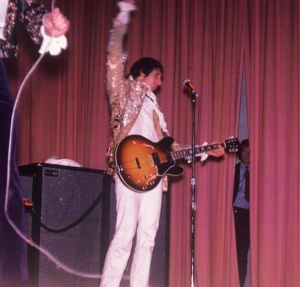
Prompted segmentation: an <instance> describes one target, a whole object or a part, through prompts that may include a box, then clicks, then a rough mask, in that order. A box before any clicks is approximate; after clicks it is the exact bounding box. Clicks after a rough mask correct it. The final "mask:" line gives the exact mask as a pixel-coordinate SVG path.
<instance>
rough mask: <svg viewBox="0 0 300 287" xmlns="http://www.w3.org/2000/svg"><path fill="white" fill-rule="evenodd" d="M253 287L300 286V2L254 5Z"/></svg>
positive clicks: (251, 89) (251, 93)
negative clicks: (299, 145) (298, 268)
mask: <svg viewBox="0 0 300 287" xmlns="http://www.w3.org/2000/svg"><path fill="white" fill-rule="evenodd" d="M249 9H250V11H249V12H251V18H250V21H249V25H250V27H249V32H250V33H249V39H250V45H249V51H248V53H247V55H248V59H247V63H248V66H247V71H248V76H247V83H248V85H247V88H248V91H247V94H248V95H249V96H248V110H249V122H250V124H249V137H250V147H251V166H252V176H251V186H252V190H253V193H252V198H251V261H252V265H251V266H252V267H253V268H252V271H251V273H252V274H251V279H252V286H278V287H279V286H298V285H299V282H300V277H299V276H300V275H299V272H297V271H296V269H297V266H299V260H300V256H299V255H300V254H299V245H300V241H299V231H300V229H299V203H300V201H299V162H300V161H299V159H300V158H299V151H298V149H297V148H293V145H294V144H295V145H296V146H297V145H298V143H299V107H300V106H299V52H300V51H299V32H300V31H299V11H300V10H299V1H293V0H290V1H283V0H275V1H268V0H266V1H256V0H254V1H249Z"/></svg>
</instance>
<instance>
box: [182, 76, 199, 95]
mask: <svg viewBox="0 0 300 287" xmlns="http://www.w3.org/2000/svg"><path fill="white" fill-rule="evenodd" d="M183 85H184V86H186V87H188V88H189V89H190V90H191V92H192V94H196V95H197V93H196V91H195V89H194V85H193V84H192V83H191V81H190V80H189V79H185V80H184V81H183ZM197 96H198V95H197Z"/></svg>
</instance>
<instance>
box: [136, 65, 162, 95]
mask: <svg viewBox="0 0 300 287" xmlns="http://www.w3.org/2000/svg"><path fill="white" fill-rule="evenodd" d="M161 80H162V74H161V72H160V71H158V70H153V71H152V72H151V73H150V74H149V75H148V76H145V75H144V74H141V75H140V76H139V77H138V81H140V82H144V83H146V84H147V85H149V87H150V89H151V91H152V92H153V91H155V90H156V89H157V88H158V87H159V86H161Z"/></svg>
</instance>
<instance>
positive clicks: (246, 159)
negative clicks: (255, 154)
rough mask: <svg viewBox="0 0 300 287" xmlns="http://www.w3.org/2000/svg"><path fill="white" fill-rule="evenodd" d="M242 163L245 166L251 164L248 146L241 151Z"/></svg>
mask: <svg viewBox="0 0 300 287" xmlns="http://www.w3.org/2000/svg"><path fill="white" fill-rule="evenodd" d="M241 162H242V163H243V164H245V165H249V164H250V149H249V147H247V146H246V147H243V148H242V150H241Z"/></svg>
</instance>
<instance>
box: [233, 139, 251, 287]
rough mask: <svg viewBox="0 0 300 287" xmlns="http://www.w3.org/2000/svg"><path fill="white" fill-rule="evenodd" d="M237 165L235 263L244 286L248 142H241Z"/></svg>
mask: <svg viewBox="0 0 300 287" xmlns="http://www.w3.org/2000/svg"><path fill="white" fill-rule="evenodd" d="M237 156H238V159H239V160H240V162H239V163H237V164H236V166H235V177H234V189H233V214H234V224H235V236H236V248H237V261H238V270H239V280H240V286H241V287H243V286H244V284H245V279H246V274H247V264H248V252H249V248H250V217H249V208H250V199H249V189H250V183H249V175H250V173H249V167H250V149H249V140H248V139H245V140H243V141H242V142H241V144H240V146H239V149H238V153H237Z"/></svg>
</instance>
